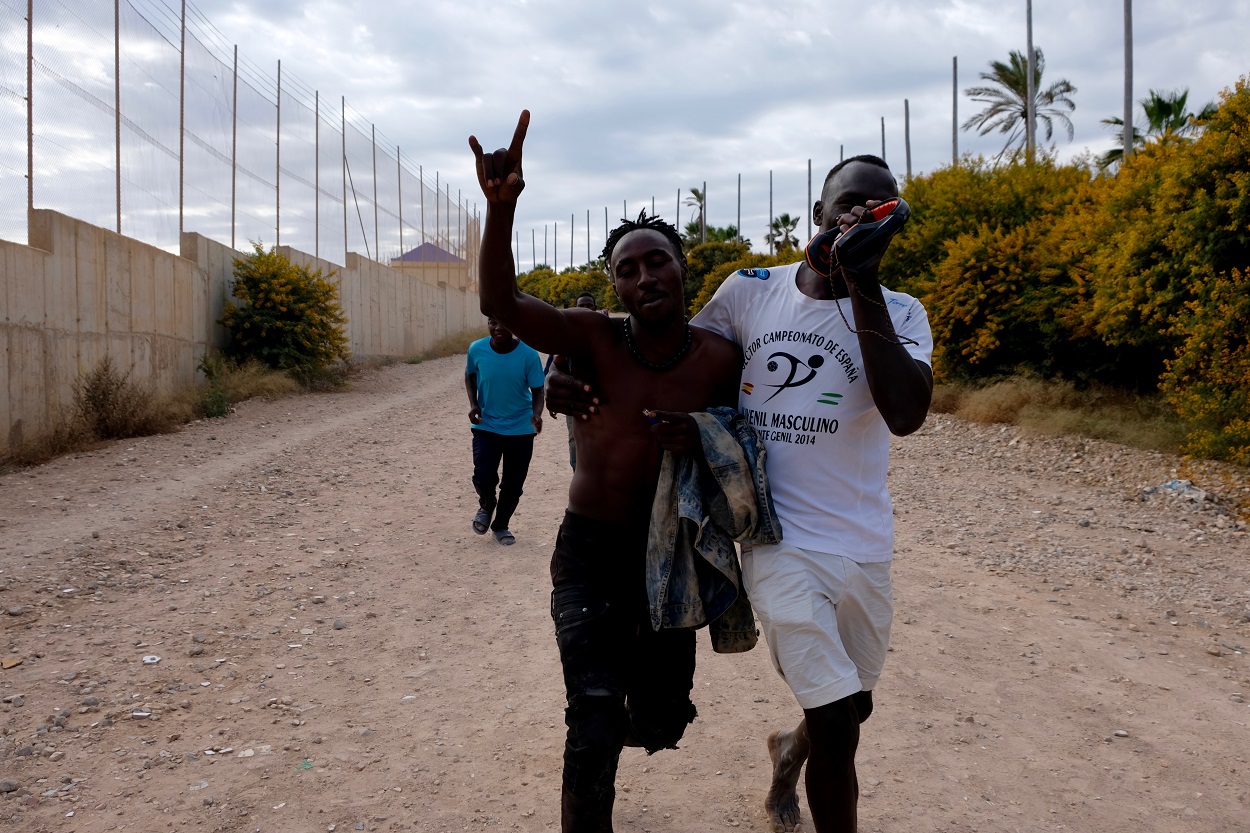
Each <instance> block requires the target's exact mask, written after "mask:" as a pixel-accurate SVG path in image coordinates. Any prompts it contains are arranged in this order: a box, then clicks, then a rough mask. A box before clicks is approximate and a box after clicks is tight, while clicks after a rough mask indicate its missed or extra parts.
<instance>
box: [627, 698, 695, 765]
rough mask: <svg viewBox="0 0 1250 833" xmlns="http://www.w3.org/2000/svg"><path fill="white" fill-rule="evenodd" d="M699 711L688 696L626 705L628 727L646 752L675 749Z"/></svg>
mask: <svg viewBox="0 0 1250 833" xmlns="http://www.w3.org/2000/svg"><path fill="white" fill-rule="evenodd" d="M697 715H698V711H696V710H695V707H694V703H692V702H690V699H689V698H685V699H683V700H669V701H663V702H653V701H648V702H646V703H639V702H637V701H634V700H631V701H630V704H629V730H630V734H631V735H632V736H633V738H634V739H635V740H636V741H637V742H638V744H639V745H640V746H642V748H643V749H645V750H647V754H648V755H654V754H655V753H656V752H659V751H660V750H661V749H676V748H677V742H678V741H679V740H681V738H682V736H683V735H684V734H685V733H686V727H687V726H689V725H690V724H691V723H693V722H694V719H695V717H696V716H697Z"/></svg>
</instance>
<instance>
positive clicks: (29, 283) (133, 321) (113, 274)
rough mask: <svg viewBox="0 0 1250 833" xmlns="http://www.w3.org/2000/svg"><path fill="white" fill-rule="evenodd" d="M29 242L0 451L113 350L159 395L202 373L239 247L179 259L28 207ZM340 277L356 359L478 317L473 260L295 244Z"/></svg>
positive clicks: (0, 253) (1, 263)
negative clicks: (330, 257)
mask: <svg viewBox="0 0 1250 833" xmlns="http://www.w3.org/2000/svg"><path fill="white" fill-rule="evenodd" d="M29 238H30V245H28V246H26V245H21V244H18V243H9V242H5V241H2V240H0V310H2V316H0V347H2V348H3V350H4V354H3V357H0V453H3V452H4V451H6V450H8V449H9V448H12V447H15V446H16V445H18V444H20V443H22V442H23V441H25V440H29V439H33V438H34V437H36V436H38V435H39V434H42V433H44V432H46V431H47V430H48V429H49V428H50V427H51V426H52V425H53V424H54V421H55V420H56V419H57V418H58V414H59V413H60V412H62V411H64V410H67V409H68V408H69V407H71V405H72V402H73V388H74V382H75V381H76V380H77V379H78V378H79V376H80V375H81V374H82V373H84V372H86V371H88V370H90V369H91V368H92V367H94V366H95V365H96V364H98V363H99V361H100V360H101V359H103V358H104V357H105V356H106V355H108V356H111V357H112V359H113V363H114V366H116V367H117V368H118V369H119V370H122V371H129V372H130V374H131V378H132V379H133V380H136V381H140V382H143V383H146V384H148V385H150V386H151V387H152V388H153V389H155V390H156V391H158V392H171V391H173V390H176V389H178V388H180V387H184V386H188V385H191V384H193V383H194V382H195V381H196V380H197V371H196V363H197V362H198V361H199V359H200V357H201V356H202V355H203V354H204V353H205V351H207V350H209V349H211V348H216V347H221V346H223V345H224V344H225V342H226V338H227V333H226V330H225V328H224V327H222V326H221V325H220V324H219V323H217V322H218V321H219V320H220V318H221V313H222V308H223V306H224V305H225V304H226V303H227V298H228V297H229V285H230V280H231V278H232V275H233V268H234V259H235V258H236V257H240V256H242V255H241V253H239V252H236V251H234V250H233V249H231V248H230V247H229V246H224V245H222V244H220V243H217V242H215V241H213V240H210V239H208V238H206V237H203V236H201V235H199V234H196V233H193V232H188V233H185V234H183V236H182V251H181V256H179V255H175V254H171V253H170V252H166V251H164V250H162V249H157V248H154V247H152V246H149V245H147V244H144V243H140V242H138V241H136V240H132V239H130V238H127V237H123V236H121V235H119V234H117V233H115V232H112V231H108V230H107V229H102V228H98V227H96V226H92V225H89V224H87V223H84V222H82V221H80V220H75V219H73V218H71V217H68V216H66V215H63V214H58V213H57V212H54V211H46V210H36V211H34V212H33V213H32V214H31V217H30V233H29ZM281 251H282V252H283V253H284V254H285V255H287V256H288V257H289V258H291V260H292V261H294V262H297V263H305V264H307V265H309V266H312V267H314V268H319V269H322V270H323V272H324V273H325V274H327V275H329V274H330V273H331V272H334V273H335V274H334V276H333V277H332V280H334V281H335V282H336V283H338V285H339V291H340V296H341V303H342V306H343V310H344V312H345V314H346V315H347V318H348V328H347V329H348V338H349V341H350V344H351V349H352V352H353V354H354V355H355V356H356V358H362V359H363V358H377V357H388V356H391V357H407V356H413V355H416V354H419V353H421V352H424V351H425V350H427V349H429V348H430V347H431V346H433V344H434V343H435V342H436V341H438V340H439V339H440V338H443V337H444V336H447V335H452V334H455V333H459V332H462V331H463V330H465V329H468V328H470V327H478V326H481V324H482V321H483V319H482V317H481V315H480V314H479V312H478V300H477V292H476V284H475V277H474V276H473V275H471V274H470V265H469V264H457V265H450V264H440V265H439V266H438V267H433V266H431V267H429V268H417V269H405V270H403V271H400V270H397V269H392V268H389V267H387V266H384V265H382V264H380V263H376V262H374V261H371V260H367V259H365V258H361V257H358V256H357V255H355V254H352V253H348V256H347V265H346V267H343V266H339V265H336V264H333V263H330V262H328V261H324V260H317V259H316V258H314V257H312V256H311V255H308V254H305V253H303V252H299V251H295V250H292V249H287V248H284V249H282V250H281Z"/></svg>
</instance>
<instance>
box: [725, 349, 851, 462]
mask: <svg viewBox="0 0 1250 833" xmlns="http://www.w3.org/2000/svg"><path fill="white" fill-rule="evenodd" d="M782 344H784V345H785V346H786V347H787V348H788V349H786V350H778V349H776V348H777V347H779V346H781V345H782ZM804 346H806V348H807V349H803V347H804ZM762 347H769V348H770V350H768V351H764V352H763V353H759V351H760V349H761V348H762ZM796 348H797V349H796ZM757 353H758V355H757ZM743 355H744V361H743V366H744V368H747V366H748V365H749V366H750V367H754V368H755V369H754V370H749V369H748V372H750V374H751V377H752V378H753V379H754V380H755V382H744V383H743V385H742V392H743V393H744V394H746V395H748V396H750V395H751V394H753V393H754V390H755V385H756V384H759V385H763V386H764V387H768V388H773V389H774V390H773V392H772V393H771V395H769V396H768V398H767V399H765V400H763V401H762V402H760V403H759V408H754V407H752V408H747V407H744V408H743V414H744V415H745V416H746V418H747V421H748V422H749V423H750V424H751V426H752V427H754V428H755V429H756V431H757V433H758V434H759V436H760V439H761V440H763V441H764V442H765V443H786V444H788V445H815V444H816V441H817V440H818V439H819V438H820V437H821V436H829V435H833V434H836V433H837V432H838V420H837V419H835V418H833V417H826V416H817V415H815V413H813V411H814V408H815V406H816V405H828V406H831V407H836V406H838V405H840V404H842V400H843V397H844V396H845V394H843V393H838V392H837V391H821V392H819V393H812V394H807V395H806V396H805V397H804V399H805V400H806V403H807V404H799V403H794V404H792V405H789V406H788V407H793V408H797V409H799V410H800V411H807V413H786V412H784V411H767V410H763V409H762V408H763V407H764V406H765V405H767V403H768V402H769V401H771V400H772V399H773V398H775V397H776V396H777V395H778V394H780V393H781V392H782V391H784V390H793V389H795V388H801V387H804V386H806V385H809V384H811V383H812V382H813V381H815V379H816V377H817V376H818V375H820V373H821V372H822V368H824V367H826V366H830V367H837V368H839V369H840V370H841V373H840V374H839V373H837V372H836V371H834V373H835V375H836V376H838V377H839V378H841V377H842V376H845V378H846V382H845V384H847V385H853V384H855V383H856V382H858V381H859V380H860V368H859V367H858V366H857V365H856V363H855V359H854V357H853V356H852V355H851V353H850V352H849V351H848V350H847V349H846V348H844V347H842V346H841V344H839V343H838V342H836V341H834V340H832V339H829V338H827V337H825V336H822V335H820V334H819V333H813V332H807V331H801V330H776V331H770V332H767V333H764V334H763V335H761V336H760V337H759V338H757V339H754V340H753V341H752V342H751V343H750V344H748V345H746V349H745V350H744V351H743ZM757 358H758V359H759V363H760V364H763V368H759V366H758V365H757V364H755V362H754V360H755V359H757ZM761 370H762V371H765V372H766V375H765V376H764V378H763V379H761ZM824 382H825V383H824V384H823V385H820V387H832V386H833V385H832V384H831V382H833V380H832V379H830V378H829V372H828V371H825V372H824ZM813 387H815V386H813ZM808 397H810V398H808ZM782 402H793V398H790V399H783V400H782ZM822 412H823V413H828V412H827V411H822Z"/></svg>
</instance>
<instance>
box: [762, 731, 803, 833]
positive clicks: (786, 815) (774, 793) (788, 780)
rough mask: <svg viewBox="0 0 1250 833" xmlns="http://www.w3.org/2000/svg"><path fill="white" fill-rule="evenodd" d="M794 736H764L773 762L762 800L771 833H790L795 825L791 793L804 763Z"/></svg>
mask: <svg viewBox="0 0 1250 833" xmlns="http://www.w3.org/2000/svg"><path fill="white" fill-rule="evenodd" d="M794 735H795V733H794V732H773V733H772V734H771V735H769V736H768V757H770V758H772V761H773V782H772V784H771V785H769V787H768V796H767V797H766V798H765V799H764V809H765V810H766V811H768V818H769V821H771V822H772V825H773V833H790V831H793V830H794V829H795V828H796V827H797V825H798V823H799V796H798V793H796V792H795V789H796V787H797V786H798V783H799V773H800V772H802V771H803V762H804V761H805V760H807V750H806V749H805V748H800V747H801V746H804V745H803V744H800V743H799V742H798V740H797V739H796V738H795V736H794Z"/></svg>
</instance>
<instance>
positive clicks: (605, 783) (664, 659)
mask: <svg viewBox="0 0 1250 833" xmlns="http://www.w3.org/2000/svg"><path fill="white" fill-rule="evenodd" d="M646 535H647V530H646V528H645V526H644V527H643V528H642V529H640V530H639V529H629V528H623V527H619V526H612V525H605V524H600V523H598V522H596V521H593V520H590V519H588V518H585V517H582V516H579V515H574V514H572V513H566V514H565V517H564V523H563V524H561V526H560V533H559V537H558V538H557V539H556V547H555V552H554V553H553V554H552V557H551V578H552V585H553V589H552V593H551V617H552V619H553V620H554V622H555V628H556V644H557V645H558V647H559V649H560V663H561V665H562V666H563V669H564V688H565V696H566V698H567V702H568V705H567V707H566V709H565V712H564V722H565V725H566V726H567V727H568V733H567V735H566V738H565V745H564V780H563V789H562V800H561V807H562V810H561V825H562V829H563V830H564V831H565V833H583V831H585V832H586V833H600V832H601V831H610V830H611V829H612V828H611V819H612V804H613V801H614V800H615V797H616V788H615V783H614V782H615V781H616V768H617V762H618V761H619V759H620V755H621V749H622V747H623V746H624V745H625V744H626V743H627V742H628V743H630V744H631V745H636V746H642V747H644V748H645V749H646V750H647V752H648V753H652V752H655V751H657V750H660V749H675V748H677V742H678V741H679V740H681V737H682V735H683V734H684V733H685V731H686V726H687V725H688V724H689V723H690V722H691V721H692V720H694V717H695V708H694V704H693V703H692V702H691V701H690V691H691V689H692V688H693V686H694V665H695V637H694V631H693V630H690V629H685V628H665V629H663V630H660V631H655V630H652V628H651V622H650V618H649V616H648V614H647V598H646V586H645V564H644V559H645V556H646Z"/></svg>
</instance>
